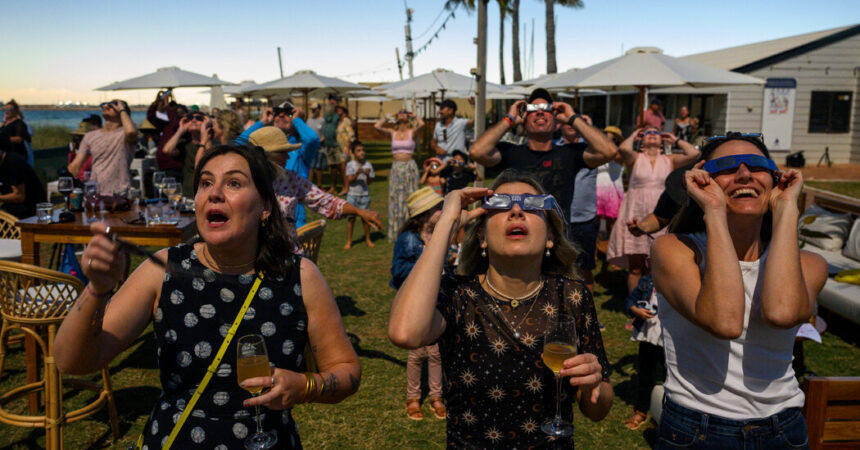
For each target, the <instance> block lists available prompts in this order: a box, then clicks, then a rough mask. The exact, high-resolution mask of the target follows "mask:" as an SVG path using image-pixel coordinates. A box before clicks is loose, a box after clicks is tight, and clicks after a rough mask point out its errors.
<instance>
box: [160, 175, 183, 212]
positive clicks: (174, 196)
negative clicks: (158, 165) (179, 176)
mask: <svg viewBox="0 0 860 450" xmlns="http://www.w3.org/2000/svg"><path fill="white" fill-rule="evenodd" d="M167 179H168V180H172V178H167ZM164 194H165V195H166V196H167V200H169V201H170V205H171V208H173V213H174V214H179V207H178V206H177V203H179V200H180V199H182V185H180V184H179V183H177V182H176V181H167V182H166V183H165V184H164Z"/></svg>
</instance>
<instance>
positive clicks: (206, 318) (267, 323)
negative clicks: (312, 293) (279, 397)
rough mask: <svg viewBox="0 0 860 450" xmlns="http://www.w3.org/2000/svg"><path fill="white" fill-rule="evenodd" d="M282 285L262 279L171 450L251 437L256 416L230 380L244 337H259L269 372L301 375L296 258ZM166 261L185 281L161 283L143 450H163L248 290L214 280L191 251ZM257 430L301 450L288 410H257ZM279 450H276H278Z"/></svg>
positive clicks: (240, 279)
mask: <svg viewBox="0 0 860 450" xmlns="http://www.w3.org/2000/svg"><path fill="white" fill-rule="evenodd" d="M292 257H293V258H294V267H295V269H294V270H293V271H292V273H291V274H290V276H289V277H288V278H287V279H283V278H280V277H278V278H268V277H267V278H264V279H263V281H262V283H260V288H259V290H258V291H257V295H256V297H255V298H254V299H253V300H251V306H250V307H249V308H248V310H247V311H246V313H245V316H244V318H243V320H242V322H241V323H240V324H239V328H238V329H237V330H236V335H235V337H234V339H233V342H231V343H230V347H229V348H228V349H227V351H226V353H225V354H224V358H223V359H222V360H221V365H220V366H219V367H218V370H217V372H216V373H215V375H214V376H213V377H212V379H211V380H210V381H209V385H208V386H206V389H205V390H204V391H203V394H202V395H201V396H200V398H199V399H198V400H197V403H196V404H195V406H194V411H192V413H191V415H190V416H188V419H186V421H185V424H184V425H183V426H182V429H181V430H180V432H179V434H178V436H177V438H176V440H175V441H174V443H173V444H174V445H173V448H198V447H199V448H216V449H234V448H243V444H242V442H243V440H244V439H245V437H247V436H248V435H249V433H250V434H253V433H254V430H256V424H255V421H254V415H253V412H254V409H253V408H245V407H243V406H242V402H243V401H244V400H245V399H247V398H249V397H250V396H251V394H249V393H248V392H247V391H245V390H244V389H242V388H240V387H239V384H238V380H237V378H236V343H237V342H238V340H239V337H241V336H244V335H246V334H259V335H261V336H263V339H264V340H265V342H266V348H267V350H268V353H269V364H270V365H273V366H275V367H278V368H281V369H289V370H295V371H302V370H303V368H304V366H305V363H304V361H303V359H302V358H303V355H302V352H303V350H304V348H305V343H306V342H307V338H308V334H307V320H308V316H307V311H306V310H305V305H304V301H303V300H302V286H301V279H300V276H299V274H300V271H299V267H300V266H299V263H300V261H299V257H297V256H292ZM167 259H168V260H169V261H170V262H172V263H174V264H176V265H178V266H181V267H182V268H183V269H184V271H183V272H182V274H190V275H187V276H174V275H171V274H169V273H166V274H165V275H164V282H163V283H162V285H161V296H160V298H159V301H158V307H157V308H156V311H155V317H154V319H153V321H154V323H153V329H154V332H155V340H156V344H157V355H158V368H159V372H160V378H161V389H162V390H161V395H160V396H159V398H158V400H157V401H156V403H155V408H154V409H153V411H152V414H151V415H150V417H149V420H148V421H147V423H146V426H145V427H144V432H143V436H144V443H143V444H144V445H143V447H142V448H143V449H157V448H161V447H162V446H163V444H164V441H165V440H166V439H167V436H168V435H169V434H170V432H171V431H172V430H173V426H174V424H175V423H176V421H177V420H178V419H179V416H180V415H181V413H182V411H184V410H185V405H186V404H187V403H188V401H189V400H190V399H191V396H192V395H193V394H194V391H195V389H197V385H198V384H199V383H200V381H201V380H202V379H203V374H204V373H205V372H206V369H207V368H208V367H209V364H210V363H211V362H212V359H213V358H214V357H215V354H216V353H217V352H218V349H219V348H220V347H221V343H222V342H223V340H224V337H225V336H226V335H227V331H228V330H229V329H230V326H231V325H232V324H233V320H234V319H235V318H236V314H238V313H239V309H240V308H241V306H242V304H243V303H244V301H245V298H246V297H247V295H248V292H249V291H250V289H251V286H252V284H253V282H254V276H253V275H248V274H245V275H226V274H220V273H216V272H214V271H212V270H210V269H208V268H207V267H206V266H204V265H203V264H201V263H200V261H199V260H198V257H197V253H196V252H195V251H194V247H193V246H191V245H186V244H182V245H179V246H177V247H173V248H170V249H169V250H168V253H167ZM260 412H261V415H262V416H263V428H264V429H266V430H275V431H276V432H277V433H278V445H279V446H283V448H288V447H289V448H301V445H302V444H301V441H300V440H299V434H298V430H297V429H296V424H295V422H294V421H293V418H292V415H291V414H290V410H289V409H287V410H284V411H270V410H268V409H266V408H265V407H261V408H260ZM279 448H281V447H279Z"/></svg>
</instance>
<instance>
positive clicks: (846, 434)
mask: <svg viewBox="0 0 860 450" xmlns="http://www.w3.org/2000/svg"><path fill="white" fill-rule="evenodd" d="M803 390H804V392H806V404H805V405H804V406H803V415H804V417H806V426H807V428H808V429H809V448H810V450H817V449H824V448H834V449H835V448H858V447H860V377H808V378H806V381H804V383H803Z"/></svg>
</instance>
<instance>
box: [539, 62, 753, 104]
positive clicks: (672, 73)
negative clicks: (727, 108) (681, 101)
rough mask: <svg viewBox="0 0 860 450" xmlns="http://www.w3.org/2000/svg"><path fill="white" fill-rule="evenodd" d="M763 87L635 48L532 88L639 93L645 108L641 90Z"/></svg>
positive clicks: (745, 77) (746, 78) (733, 74)
mask: <svg viewBox="0 0 860 450" xmlns="http://www.w3.org/2000/svg"><path fill="white" fill-rule="evenodd" d="M732 84H764V80H762V79H759V78H756V77H752V76H749V75H744V74H740V73H736V72H729V71H728V70H723V69H718V68H715V67H711V66H707V65H704V64H701V63H697V62H693V61H689V60H686V59H680V58H675V57H672V56H669V55H664V54H663V51H662V50H660V49H659V48H656V47H636V48H633V49H630V50H629V51H628V52H627V53H626V54H624V56H620V57H618V58H613V59H610V60H608V61H604V62H602V63H598V64H595V65H593V66H589V67H586V68H584V69H580V70H577V71H572V72H570V71H569V72H565V73H562V74H559V75H558V76H557V77H554V78H551V79H546V80H543V81H541V82H539V83H537V84H536V85H535V86H540V87H543V88H546V89H562V88H566V89H582V88H592V89H602V90H607V91H614V90H630V89H638V90H639V105H640V106H641V107H642V108H643V109H644V107H645V89H647V88H652V87H669V86H691V87H708V86H725V85H732Z"/></svg>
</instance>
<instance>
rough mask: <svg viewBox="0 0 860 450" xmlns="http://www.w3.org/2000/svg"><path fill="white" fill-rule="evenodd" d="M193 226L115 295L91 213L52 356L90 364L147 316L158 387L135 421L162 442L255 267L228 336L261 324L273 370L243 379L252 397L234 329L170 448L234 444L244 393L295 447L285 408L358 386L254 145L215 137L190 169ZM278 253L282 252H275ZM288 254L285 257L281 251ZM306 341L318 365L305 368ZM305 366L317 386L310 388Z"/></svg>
mask: <svg viewBox="0 0 860 450" xmlns="http://www.w3.org/2000/svg"><path fill="white" fill-rule="evenodd" d="M195 186H196V187H197V191H196V195H195V206H196V211H197V228H198V230H199V232H200V236H201V238H202V240H201V241H200V242H196V243H194V244H183V245H180V246H178V247H174V248H170V249H166V250H162V251H160V252H159V253H158V254H157V255H156V257H158V258H166V260H167V262H168V265H169V267H170V268H171V270H170V272H165V270H164V269H162V268H160V267H159V266H158V265H156V264H154V263H153V262H152V261H145V262H144V263H142V264H141V265H140V266H139V267H138V269H137V270H135V271H134V273H133V274H132V275H131V276H130V277H129V279H128V280H127V281H126V282H125V283H124V284H123V285H122V287H121V288H120V289H119V291H118V292H116V294H115V295H113V299H112V300H111V302H110V304H109V306H107V307H106V303H107V299H108V297H109V294H108V293H109V292H110V289H111V288H112V287H113V286H114V285H115V284H116V283H117V281H118V280H119V279H120V275H121V273H122V268H123V266H124V264H125V256H124V255H123V254H122V253H120V252H119V249H118V248H117V247H116V246H115V245H114V244H113V243H111V241H110V240H109V239H107V237H106V236H105V233H106V229H105V226H104V224H101V223H96V224H93V226H92V227H91V229H92V230H93V234H94V235H95V236H94V237H93V240H92V241H91V242H90V245H89V246H88V247H87V250H86V251H85V252H84V254H83V261H85V264H84V265H85V269H84V271H85V273H86V275H87V277H88V278H89V280H90V283H89V285H88V286H87V288H86V289H85V290H84V292H83V293H82V295H81V297H80V298H79V299H78V301H77V303H76V305H75V306H74V308H73V309H72V311H71V312H70V313H69V316H68V318H67V319H66V321H64V322H63V325H62V327H61V328H60V330H59V332H58V334H57V339H56V342H57V345H56V347H55V348H56V349H55V353H56V358H57V364H58V366H59V367H60V369H61V370H62V371H63V372H65V373H79V374H81V373H90V372H94V371H96V370H98V369H99V368H101V367H104V366H105V365H106V364H108V363H109V362H110V361H111V359H113V358H114V357H115V356H116V355H117V354H119V353H120V352H121V351H123V350H125V349H126V348H127V347H128V346H129V345H130V344H131V343H132V342H134V340H135V338H136V337H137V336H138V335H139V334H140V333H141V332H143V330H144V329H145V328H146V326H147V325H148V324H149V321H150V318H151V319H152V321H153V324H154V327H153V328H154V332H155V338H156V343H157V347H158V348H157V354H158V363H159V369H160V379H161V384H162V392H161V395H160V396H159V398H158V400H157V401H156V404H155V407H154V409H153V411H152V414H151V415H150V417H149V420H148V421H147V423H146V425H145V427H144V430H143V448H149V449H154V448H161V447H162V446H163V445H164V443H165V442H166V439H167V437H168V435H169V434H170V432H171V431H172V429H173V426H174V424H175V423H176V422H177V420H178V419H179V417H180V416H181V415H182V413H183V411H184V410H185V408H186V405H188V402H189V401H190V399H191V397H192V395H193V393H194V391H195V389H196V388H197V385H198V384H199V383H200V381H201V380H202V378H203V375H204V374H205V372H206V369H207V368H208V366H209V364H210V363H211V361H212V359H213V358H214V356H215V354H216V353H217V351H218V349H219V347H220V346H221V343H222V342H223V340H224V337H225V336H226V335H227V331H228V330H229V328H230V326H231V324H232V322H233V320H234V319H235V317H236V315H237V314H238V312H239V309H240V308H241V306H242V303H243V302H244V300H245V298H246V296H247V295H248V292H249V291H250V289H251V286H252V284H253V282H254V279H255V275H256V274H257V273H263V274H264V278H263V280H262V283H261V284H260V288H259V289H258V291H257V293H256V295H255V297H254V298H253V300H252V301H251V305H250V307H249V308H248V310H247V312H246V313H245V315H244V317H243V319H242V321H241V323H240V325H239V327H238V330H237V331H236V336H237V337H238V336H243V335H246V334H259V335H262V336H263V337H264V339H265V342H266V347H267V348H268V351H269V361H270V365H271V366H272V367H273V369H272V376H267V377H259V378H251V379H248V380H245V384H246V385H247V386H263V387H264V390H263V394H262V395H260V396H258V397H254V398H252V397H251V396H250V394H249V393H248V392H247V391H245V390H244V389H242V388H240V387H239V385H238V383H237V378H236V342H237V341H238V339H235V338H234V340H233V342H232V343H231V345H230V348H228V350H227V352H226V353H225V355H224V358H223V359H222V361H221V364H220V365H219V366H218V368H217V371H216V373H215V375H214V376H213V377H212V379H211V381H210V382H209V384H208V386H207V387H206V389H205V390H204V391H203V394H202V395H201V396H200V398H199V399H198V400H197V403H196V405H195V406H194V409H193V411H191V413H190V415H189V416H188V418H187V420H186V421H185V423H184V425H183V426H182V428H181V430H180V431H179V434H178V435H177V437H176V440H175V441H174V443H173V446H172V448H190V447H192V446H203V447H206V448H219V449H233V448H242V447H243V440H244V439H245V438H246V437H247V436H248V435H249V434H253V433H254V431H255V427H256V425H255V422H254V417H253V414H252V412H253V407H254V405H260V406H262V408H261V413H262V416H263V427H264V429H265V430H267V431H274V432H275V433H276V434H277V439H278V442H277V445H276V446H277V448H301V446H302V445H301V441H300V439H299V434H298V430H297V427H296V424H295V422H294V421H293V418H292V415H291V412H290V411H291V408H292V407H293V406H294V405H295V404H298V403H304V402H310V401H318V402H326V403H336V402H338V401H340V400H342V399H344V398H346V397H347V396H349V395H351V394H352V393H354V392H355V391H356V390H357V389H358V383H359V379H360V376H361V375H360V366H359V362H358V357H357V356H356V354H355V352H354V350H353V349H352V346H351V345H350V343H349V341H348V339H347V337H346V332H345V331H344V328H343V323H342V322H341V319H340V314H339V312H338V309H337V305H336V304H335V302H334V299H333V298H332V294H331V291H330V290H329V289H328V286H327V285H326V283H325V279H324V278H323V277H322V275H321V274H320V272H319V270H318V269H317V268H316V266H315V265H314V264H313V263H312V262H310V261H309V260H307V259H302V258H300V257H298V256H291V251H290V249H291V248H292V246H293V243H292V242H290V241H289V239H288V238H286V236H287V234H286V233H284V229H285V222H284V220H283V218H282V216H281V214H280V210H279V208H278V204H277V200H276V198H275V195H274V192H273V190H272V172H271V169H270V166H269V164H268V163H267V162H266V160H265V157H264V156H263V154H262V153H261V152H259V151H258V150H248V149H245V148H238V147H226V146H224V147H218V148H216V149H214V150H212V151H211V152H209V153H207V154H206V155H204V156H203V157H202V159H201V160H200V162H199V165H198V171H197V173H196V174H195ZM284 255H288V256H286V257H285V256H284ZM285 258H286V259H285ZM307 342H310V344H311V348H312V349H313V351H314V356H315V357H316V360H317V365H318V367H319V373H305V374H302V373H301V372H302V371H303V370H304V369H305V361H304V359H303V358H304V356H303V354H302V352H303V349H304V348H305V344H306V343H307ZM307 377H313V381H315V383H314V384H315V385H316V386H317V388H316V390H313V391H311V392H308V391H307V389H306V387H307V386H310V385H311V383H309V380H308V378H307Z"/></svg>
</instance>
